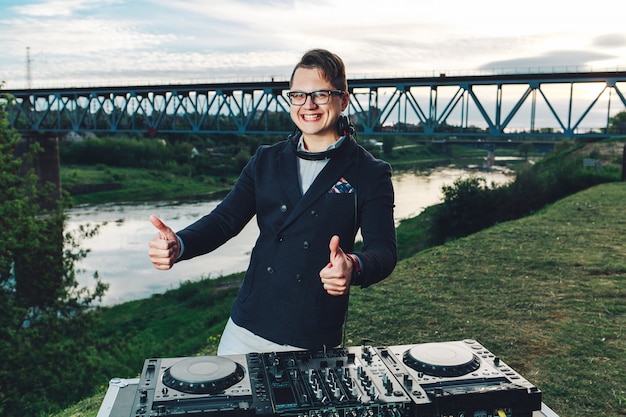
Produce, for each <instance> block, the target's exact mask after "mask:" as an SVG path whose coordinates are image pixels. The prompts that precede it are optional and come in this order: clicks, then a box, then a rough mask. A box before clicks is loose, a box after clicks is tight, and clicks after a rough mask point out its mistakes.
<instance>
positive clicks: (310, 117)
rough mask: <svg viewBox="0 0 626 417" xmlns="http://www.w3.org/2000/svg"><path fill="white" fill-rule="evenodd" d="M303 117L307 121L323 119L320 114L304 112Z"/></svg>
mask: <svg viewBox="0 0 626 417" xmlns="http://www.w3.org/2000/svg"><path fill="white" fill-rule="evenodd" d="M302 119H303V120H304V121H307V122H311V121H315V120H319V119H321V116H320V115H319V114H303V115H302Z"/></svg>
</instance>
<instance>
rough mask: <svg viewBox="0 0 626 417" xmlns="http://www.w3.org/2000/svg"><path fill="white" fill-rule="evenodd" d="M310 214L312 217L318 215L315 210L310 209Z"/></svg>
mask: <svg viewBox="0 0 626 417" xmlns="http://www.w3.org/2000/svg"><path fill="white" fill-rule="evenodd" d="M311 216H313V217H317V216H319V214H318V213H317V210H311Z"/></svg>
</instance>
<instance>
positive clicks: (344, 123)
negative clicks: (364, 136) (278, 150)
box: [287, 114, 356, 161]
mask: <svg viewBox="0 0 626 417" xmlns="http://www.w3.org/2000/svg"><path fill="white" fill-rule="evenodd" d="M355 132H356V131H355V129H354V126H353V125H352V124H351V123H350V120H349V119H348V117H347V116H346V115H343V114H342V115H341V116H339V120H338V121H337V133H338V134H339V136H340V137H344V136H348V137H347V139H348V140H346V141H344V142H348V141H349V140H350V139H351V138H353V137H354V138H355V139H356V134H355ZM300 135H302V132H301V131H300V129H298V127H297V126H296V127H295V128H294V130H293V132H292V133H291V134H290V135H289V137H288V138H287V139H288V140H289V141H290V142H291V146H292V148H293V150H294V152H295V153H296V155H298V157H299V158H302V159H306V160H309V161H321V160H323V159H329V158H332V157H333V156H334V155H335V154H336V153H338V152H339V151H340V150H341V149H342V148H343V146H344V145H345V143H342V144H341V145H340V146H339V147H337V148H334V149H331V150H329V151H324V152H304V151H301V150H299V149H298V140H299V139H300Z"/></svg>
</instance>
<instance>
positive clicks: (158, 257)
mask: <svg viewBox="0 0 626 417" xmlns="http://www.w3.org/2000/svg"><path fill="white" fill-rule="evenodd" d="M150 223H152V225H153V226H154V227H156V228H157V230H158V231H159V232H158V233H157V234H156V236H154V237H153V238H152V240H151V241H150V243H149V247H150V248H149V250H148V256H150V261H151V262H152V265H154V267H155V268H156V269H161V270H164V271H165V270H168V269H171V268H172V266H174V263H175V262H176V259H178V256H179V255H180V241H179V240H178V237H177V236H176V233H174V231H173V230H172V229H171V228H170V227H169V226H167V225H166V224H165V223H163V222H162V221H161V219H159V218H158V217H157V216H155V215H152V216H150Z"/></svg>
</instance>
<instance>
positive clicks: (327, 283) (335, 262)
mask: <svg viewBox="0 0 626 417" xmlns="http://www.w3.org/2000/svg"><path fill="white" fill-rule="evenodd" d="M328 248H329V249H330V262H329V263H328V264H327V265H326V266H325V267H324V268H322V270H321V271H320V278H321V280H322V284H323V286H324V289H325V290H326V292H327V293H328V294H330V295H335V296H339V295H344V294H346V293H347V292H348V288H350V278H351V277H352V268H353V265H352V261H351V260H350V258H348V255H346V254H345V253H344V251H343V250H342V249H341V247H340V246H339V236H333V237H332V238H331V239H330V243H329V245H328Z"/></svg>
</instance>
